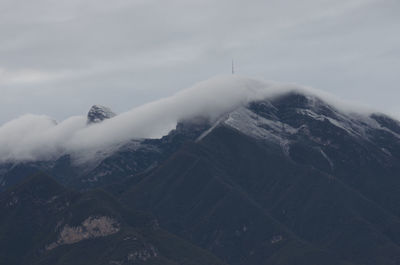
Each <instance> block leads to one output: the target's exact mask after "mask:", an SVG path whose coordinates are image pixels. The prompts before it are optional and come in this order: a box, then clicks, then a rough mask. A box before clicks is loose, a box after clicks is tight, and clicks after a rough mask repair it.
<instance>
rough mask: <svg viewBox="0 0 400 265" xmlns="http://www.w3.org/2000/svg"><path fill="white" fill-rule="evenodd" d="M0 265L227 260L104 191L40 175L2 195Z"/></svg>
mask: <svg viewBox="0 0 400 265" xmlns="http://www.w3.org/2000/svg"><path fill="white" fill-rule="evenodd" d="M0 238H1V240H0V264H8V265H12V264H52V265H53V264H171V265H173V264H193V265H194V264H199V265H200V264H223V263H222V262H220V261H219V260H218V259H217V258H215V257H213V256H212V255H211V254H209V253H207V252H205V251H203V250H201V249H199V248H197V247H194V246H193V245H191V244H189V243H187V242H185V241H184V240H182V239H179V238H177V237H175V236H173V235H171V234H169V233H167V232H166V231H164V230H162V229H161V228H159V226H158V224H157V220H155V219H153V218H151V217H150V216H148V215H145V214H142V213H137V212H131V211H128V210H126V209H125V208H124V207H122V206H121V205H120V204H119V203H118V202H117V201H116V200H115V199H114V198H113V197H112V196H110V195H108V194H107V193H105V192H104V191H91V192H87V193H78V192H74V191H70V190H67V189H65V188H64V187H62V186H60V185H59V184H58V183H56V182H55V181H54V180H53V179H52V178H50V177H48V176H46V175H43V174H39V175H35V176H32V177H30V178H29V179H27V180H26V181H25V182H24V183H22V184H20V185H18V186H17V187H15V188H13V189H11V190H9V191H7V192H4V193H2V194H0Z"/></svg>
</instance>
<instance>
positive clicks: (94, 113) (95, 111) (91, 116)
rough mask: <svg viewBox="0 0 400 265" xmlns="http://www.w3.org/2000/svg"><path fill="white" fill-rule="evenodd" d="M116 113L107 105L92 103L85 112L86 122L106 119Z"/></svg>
mask: <svg viewBox="0 0 400 265" xmlns="http://www.w3.org/2000/svg"><path fill="white" fill-rule="evenodd" d="M115 116H116V114H115V113H114V112H112V110H111V109H110V108H108V107H104V106H101V105H93V106H92V107H91V108H90V110H89V112H88V114H87V123H88V124H92V123H99V122H102V121H103V120H106V119H111V118H112V117H115Z"/></svg>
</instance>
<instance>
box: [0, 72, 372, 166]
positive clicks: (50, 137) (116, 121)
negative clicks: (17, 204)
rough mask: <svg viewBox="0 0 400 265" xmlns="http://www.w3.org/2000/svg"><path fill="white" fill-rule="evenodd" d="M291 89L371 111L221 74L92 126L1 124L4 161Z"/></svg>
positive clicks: (41, 155)
mask: <svg viewBox="0 0 400 265" xmlns="http://www.w3.org/2000/svg"><path fill="white" fill-rule="evenodd" d="M290 91H299V92H302V93H307V94H310V95H315V96H317V97H320V98H322V99H324V100H326V101H327V102H329V103H330V104H332V105H335V106H336V107H338V108H340V109H342V110H344V111H355V112H361V111H363V112H365V111H366V110H365V109H364V110H361V109H360V108H355V107H352V105H351V104H346V103H343V101H341V100H337V99H335V97H333V96H331V95H329V94H327V93H324V92H322V91H319V90H315V89H312V88H306V87H301V86H297V85H293V84H280V83H275V82H265V81H261V80H256V79H252V78H247V77H240V76H220V77H215V78H212V79H209V80H207V81H203V82H200V83H198V84H196V85H194V86H192V87H190V88H188V89H185V90H182V91H181V92H179V93H177V94H175V95H173V96H171V97H168V98H164V99H160V100H157V101H154V102H151V103H148V104H145V105H142V106H140V107H137V108H134V109H132V110H130V111H127V112H125V113H121V114H119V115H118V116H116V117H114V118H112V119H109V120H105V121H103V122H102V123H99V124H93V125H90V126H87V124H86V116H76V117H71V118H68V119H66V120H64V121H62V122H60V123H57V122H56V121H54V120H53V119H51V118H50V117H48V116H43V115H32V114H27V115H24V116H21V117H19V118H17V119H15V120H12V121H10V122H7V123H5V124H4V125H2V126H1V127H0V162H7V161H32V160H48V159H54V158H56V157H58V156H60V155H62V154H66V153H69V154H79V153H82V151H84V152H88V153H89V152H90V153H93V154H94V153H96V152H100V151H103V150H107V149H110V148H112V146H116V145H118V144H121V143H123V142H126V141H129V140H131V139H135V138H158V137H161V136H163V135H165V134H167V133H168V132H169V131H170V130H172V129H174V128H175V125H176V123H177V121H179V120H181V119H190V118H191V117H195V116H199V115H202V116H208V117H209V118H210V119H216V118H218V117H219V116H220V115H222V114H224V113H226V112H229V111H231V110H233V109H235V108H236V107H238V106H240V105H243V104H247V103H248V102H250V101H254V100H261V99H264V98H268V97H275V96H278V95H280V94H283V93H287V92H290Z"/></svg>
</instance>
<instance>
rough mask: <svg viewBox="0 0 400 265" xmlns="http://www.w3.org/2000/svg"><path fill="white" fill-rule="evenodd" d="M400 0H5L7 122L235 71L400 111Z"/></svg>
mask: <svg viewBox="0 0 400 265" xmlns="http://www.w3.org/2000/svg"><path fill="white" fill-rule="evenodd" d="M399 14H400V1H398V0H303V1H299V0H263V1H259V0H248V1H244V0H229V1H228V0H201V1H200V0H197V1H191V0H167V1H161V0H131V1H128V0H113V1H110V0H35V1H31V0H0V106H1V111H0V124H2V123H4V122H6V121H8V120H11V119H13V118H16V117H18V116H19V115H21V114H24V113H35V114H47V115H49V116H52V117H54V118H56V119H58V120H62V119H65V118H66V117H69V116H71V115H78V114H79V115H80V114H84V113H86V112H87V111H88V110H89V108H90V106H91V105H93V104H103V105H106V106H109V107H111V108H112V109H113V110H114V111H115V112H117V113H118V112H122V111H126V110H128V109H130V108H132V107H134V106H138V105H141V104H143V103H145V102H149V101H152V100H154V99H158V98H162V97H165V96H169V95H171V94H173V93H175V92H177V91H179V90H182V89H183V88H186V87H188V86H191V85H192V84H194V83H196V82H198V81H201V80H204V79H208V78H210V77H212V76H215V75H218V74H227V73H229V72H230V67H231V65H230V64H231V59H232V58H234V59H235V62H236V69H237V72H238V73H240V74H241V75H248V76H253V77H258V78H262V79H265V80H276V81H282V82H295V83H298V84H302V85H309V86H312V87H315V88H318V89H322V90H325V91H329V92H331V93H333V94H335V95H337V96H339V97H341V98H345V99H347V100H352V101H355V102H358V103H361V104H364V105H368V106H372V107H375V108H377V109H380V110H382V111H386V112H389V113H393V114H395V115H398V117H400V104H398V101H399V97H400V86H399V84H400V75H399V73H398V72H399V69H400V34H399V33H400V16H399Z"/></svg>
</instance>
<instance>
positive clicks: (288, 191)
mask: <svg viewBox="0 0 400 265" xmlns="http://www.w3.org/2000/svg"><path fill="white" fill-rule="evenodd" d="M398 126H399V123H398V122H397V121H395V120H392V119H391V118H389V117H387V116H385V115H378V114H374V115H371V116H370V117H367V116H359V115H356V114H344V113H342V112H340V111H338V110H337V109H335V108H334V107H332V106H330V105H329V104H326V103H325V102H323V101H322V100H320V99H318V98H315V97H309V96H305V95H302V94H297V93H291V94H287V95H284V96H282V97H279V98H277V99H275V100H272V101H268V100H267V101H259V102H252V103H251V104H249V105H248V106H246V107H241V108H239V109H237V110H235V111H233V112H231V113H229V114H227V115H226V116H225V117H224V118H223V119H222V120H220V121H219V122H218V123H217V124H215V125H214V126H213V129H212V130H210V131H208V132H206V133H205V134H204V135H203V136H202V137H201V138H200V139H198V140H197V141H196V142H194V143H188V144H186V145H185V146H183V147H182V148H181V149H180V150H179V151H178V152H176V153H175V154H174V155H173V156H171V157H170V158H169V159H168V160H167V161H166V162H165V163H164V164H163V165H162V166H160V167H158V168H157V169H155V170H154V171H152V172H150V173H147V174H144V175H143V176H142V177H141V180H140V181H139V182H137V183H136V182H135V184H134V185H131V186H129V184H126V185H122V186H121V187H120V188H119V189H118V188H116V187H113V189H114V192H115V193H116V194H118V196H120V197H121V198H122V201H123V202H124V203H126V204H130V205H131V206H133V207H136V208H139V209H146V210H149V209H150V210H151V211H152V212H153V213H154V214H155V215H156V216H157V217H158V218H159V219H160V223H161V224H162V225H164V226H165V227H166V228H167V229H169V231H172V232H174V233H176V234H178V235H181V236H183V237H184V238H187V239H190V240H191V241H192V242H195V243H196V244H198V245H199V246H202V247H204V248H206V249H209V250H211V251H213V252H214V253H215V254H216V255H217V256H220V257H223V258H225V259H226V260H227V261H228V262H229V263H230V264H291V263H290V262H294V261H296V262H297V263H296V264H303V263H302V262H301V261H300V260H301V259H300V258H299V257H296V256H295V255H296V254H299V255H300V256H301V257H306V255H305V254H304V253H296V250H298V249H299V245H296V247H295V248H292V247H291V246H289V247H288V246H287V245H290V244H295V243H294V242H296V244H297V242H299V241H300V242H302V243H303V244H304V243H305V242H307V243H308V244H310V245H311V246H313V247H314V249H313V251H311V250H309V249H307V253H312V257H315V256H317V257H318V258H317V259H316V260H312V259H311V258H309V257H307V258H304V264H309V263H311V264H314V263H313V262H315V263H317V264H330V263H329V262H333V264H340V262H339V261H332V260H333V259H332V258H327V256H324V255H322V254H320V252H318V251H317V250H324V251H326V252H330V253H331V254H332V253H334V254H333V255H332V256H334V257H336V258H338V259H340V260H341V262H349V263H351V264H397V263H398V262H399V258H400V256H399V255H400V248H399V243H400V241H399V239H400V231H399V227H400V226H399V225H400V219H399V208H398V202H399V201H400V200H399V199H400V198H399V192H398V190H399V189H398V187H399V183H400V179H399V176H400V168H399V165H400V161H399V158H400V157H399V150H400V144H399V143H400V142H399V139H400V138H399V136H398V131H397V130H398V128H399V127H398ZM388 143H390V144H388ZM127 183H129V181H127ZM278 239H279V240H278ZM298 240H299V241H298ZM300 249H301V248H300ZM279 251H281V252H279ZM277 252H278V253H283V254H282V256H277V255H278V254H277ZM293 253H296V254H293ZM316 253H318V254H316ZM293 256H294V257H293ZM288 257H291V258H293V259H292V261H290V262H288V261H287V260H286V261H284V260H285V258H286V259H288ZM278 261H279V262H282V263H279V262H278Z"/></svg>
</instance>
